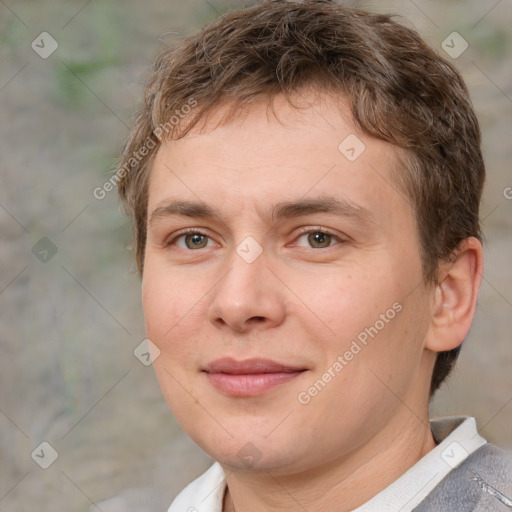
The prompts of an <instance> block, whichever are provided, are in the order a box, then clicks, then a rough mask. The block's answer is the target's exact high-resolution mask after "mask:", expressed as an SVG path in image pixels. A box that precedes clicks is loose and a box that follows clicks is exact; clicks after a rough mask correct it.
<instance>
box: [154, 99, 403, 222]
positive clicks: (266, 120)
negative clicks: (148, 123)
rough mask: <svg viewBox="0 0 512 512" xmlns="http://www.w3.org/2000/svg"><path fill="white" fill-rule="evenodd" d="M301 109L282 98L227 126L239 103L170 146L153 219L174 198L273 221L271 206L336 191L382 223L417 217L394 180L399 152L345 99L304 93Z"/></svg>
mask: <svg viewBox="0 0 512 512" xmlns="http://www.w3.org/2000/svg"><path fill="white" fill-rule="evenodd" d="M294 101H295V100H294ZM295 103H299V107H300V108H295V107H294V106H292V105H290V104H289V102H288V101H286V99H285V98H282V97H279V96H278V97H276V98H275V99H274V103H273V105H272V108H269V104H268V102H267V101H261V102H258V103H254V104H251V105H249V106H247V105H246V106H245V107H244V109H243V111H240V112H237V115H236V116H235V117H233V118H232V119H228V120H227V121H226V115H227V114H228V113H229V112H231V110H230V109H231V105H222V106H219V107H217V108H216V109H215V110H213V111H212V112H211V113H210V114H209V115H208V116H207V117H206V118H205V119H204V120H202V121H201V122H200V123H199V124H198V125H197V126H196V127H194V129H193V130H192V131H191V132H189V133H188V134H187V135H186V136H185V137H184V138H182V139H179V140H169V141H165V142H163V143H162V144H161V146H160V148H159V150H158V153H157V155H156V158H155V160H154V164H153V168H152V171H151V176H150V181H149V198H148V207H149V210H150V213H151V211H153V210H154V209H155V208H158V207H160V206H161V205H162V204H163V203H165V202H168V201H169V198H170V197H172V198H173V199H186V200H195V201H200V202H203V203H207V204H210V205H214V206H215V208H216V210H217V211H221V210H222V211H225V212H226V213H227V212H228V211H229V210H230V209H232V211H236V210H237V209H238V210H239V209H240V208H244V209H247V208H251V209H253V210H255V211H258V212H259V214H260V215H263V214H264V213H265V214H268V215H272V212H270V211H269V208H268V207H269V205H270V204H276V203H278V202H285V201H296V200H297V198H303V199H314V198H315V197H317V196H326V195H332V194H333V193H334V194H335V195H337V196H338V197H340V198H341V199H342V200H344V201H346V202H350V203H353V204H354V205H355V207H356V208H357V207H359V208H360V209H361V210H367V211H369V212H372V213H373V214H374V215H375V216H376V217H377V218H379V216H381V218H382V216H383V215H387V214H388V213H389V211H391V210H397V209H400V208H402V209H403V210H408V211H407V212H405V211H403V212H402V214H404V213H407V214H412V211H411V209H410V208H409V206H410V205H409V204H408V201H407V198H406V197H405V195H404V194H403V192H402V190H401V189H400V187H399V186H398V184H396V183H395V181H394V178H393V173H394V170H395V168H396V166H397V164H398V157H397V148H395V147H394V146H392V145H391V144H388V143H386V142H384V141H381V140H378V139H376V138H373V137H370V136H368V135H366V134H364V133H363V132H361V131H360V130H359V129H358V127H357V126H356V125H355V123H354V121H353V120H352V116H351V114H350V110H349V107H348V104H347V102H346V101H345V100H344V99H343V98H342V97H340V96H337V97H336V96H333V95H323V96H319V95H318V94H314V95H312V94H307V93H304V94H303V95H301V96H300V97H299V98H298V99H297V102H295ZM274 112H275V114H274ZM388 210H389V211H388Z"/></svg>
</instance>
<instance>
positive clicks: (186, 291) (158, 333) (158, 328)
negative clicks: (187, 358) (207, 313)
mask: <svg viewBox="0 0 512 512" xmlns="http://www.w3.org/2000/svg"><path fill="white" fill-rule="evenodd" d="M148 267H149V268H146V270H145V273H144V277H143V282H142V309H143V313H144V321H145V327H146V336H147V337H148V338H149V339H150V340H151V341H152V342H153V343H155V344H156V345H157V346H158V347H159V348H160V350H162V349H163V348H165V345H168V344H172V341H173V339H175V338H176V336H177V334H178V333H179V332H180V329H181V328H182V324H183V322H184V320H186V318H187V316H188V315H189V314H190V313H191V312H192V311H193V308H194V306H195V305H197V303H198V300H199V299H200V297H201V294H200V292H199V291H198V290H197V288H195V287H194V286H186V284H185V283H182V282H181V281H180V280H179V279H178V278H177V277H176V276H174V277H171V276H172V274H171V273H169V272H167V271H165V270H156V269H155V270H154V269H153V268H151V267H150V265H148ZM189 284H190V283H189Z"/></svg>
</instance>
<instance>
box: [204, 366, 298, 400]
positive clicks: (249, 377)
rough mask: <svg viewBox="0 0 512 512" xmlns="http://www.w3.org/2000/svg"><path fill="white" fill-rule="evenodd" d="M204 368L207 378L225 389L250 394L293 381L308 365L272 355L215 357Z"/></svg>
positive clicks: (221, 388) (229, 391)
mask: <svg viewBox="0 0 512 512" xmlns="http://www.w3.org/2000/svg"><path fill="white" fill-rule="evenodd" d="M202 371H203V372H205V373H206V377H207V378H208V381H209V382H210V383H211V384H212V385H213V386H214V387H215V388H216V389H217V390H219V391H221V392H222V393H224V394H227V395H230V396H237V397H250V396H257V395H260V394H263V393H265V392H266V391H268V390H269V389H271V388H274V387H275V386H279V385H281V384H285V383H287V382H290V381H291V380H293V379H295V378H297V377H298V376H300V375H301V374H302V373H303V372H305V371H307V369H306V368H304V367H300V366H290V365H288V364H283V363H279V362H277V361H272V360H270V359H261V358H253V359H245V360H243V361H238V360H236V359H233V358H229V357H224V358H221V359H216V360H215V361H212V362H211V363H209V364H208V365H206V367H205V368H204V369H203V370H202Z"/></svg>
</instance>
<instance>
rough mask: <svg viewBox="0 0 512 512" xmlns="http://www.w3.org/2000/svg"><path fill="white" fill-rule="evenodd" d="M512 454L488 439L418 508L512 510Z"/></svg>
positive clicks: (422, 510) (477, 511)
mask: <svg viewBox="0 0 512 512" xmlns="http://www.w3.org/2000/svg"><path fill="white" fill-rule="evenodd" d="M511 508H512V454H510V453H508V452H506V451H504V450H502V449H501V448H498V447H497V446H495V445H493V444H491V443H487V444H485V445H483V446H482V447H480V448H479V449H477V450H475V452H473V453H472V454H470V455H469V456H468V458H467V459H465V460H464V461H463V462H462V463H461V464H460V465H459V466H457V467H456V468H454V469H453V470H452V471H450V473H448V475H446V477H445V478H444V479H443V480H442V481H441V482H440V483H439V484H438V485H437V486H436V487H435V488H434V490H433V491H432V492H431V493H430V494H429V495H428V496H427V497H426V498H425V499H424V500H423V501H422V502H421V503H420V504H419V505H418V506H417V507H416V508H415V509H414V512H434V511H438V510H456V511H457V512H502V511H503V512H510V509H511Z"/></svg>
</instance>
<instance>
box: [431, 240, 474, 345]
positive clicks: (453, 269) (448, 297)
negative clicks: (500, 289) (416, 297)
mask: <svg viewBox="0 0 512 512" xmlns="http://www.w3.org/2000/svg"><path fill="white" fill-rule="evenodd" d="M482 274H483V248H482V244H481V242H480V241H479V240H477V239H476V238H474V237H470V238H468V239H466V240H464V241H463V242H461V244H460V245H459V247H458V248H457V250H456V251H455V252H454V254H453V257H452V258H451V259H450V261H446V262H443V263H441V264H440V268H439V282H438V283H437V285H436V287H435V291H434V294H433V305H432V306H433V307H432V318H431V329H430V331H429V334H428V337H427V343H426V348H428V349H430V350H432V351H434V352H443V351H446V350H452V349H453V348H455V347H457V346H459V345H460V344H461V343H462V341H463V340H464V338H465V337H466V335H467V334H468V332H469V329H470V327H471V323H472V321H473V316H474V314H475V308H476V301H477V298H478V290H479V288H480V284H481V281H482Z"/></svg>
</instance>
